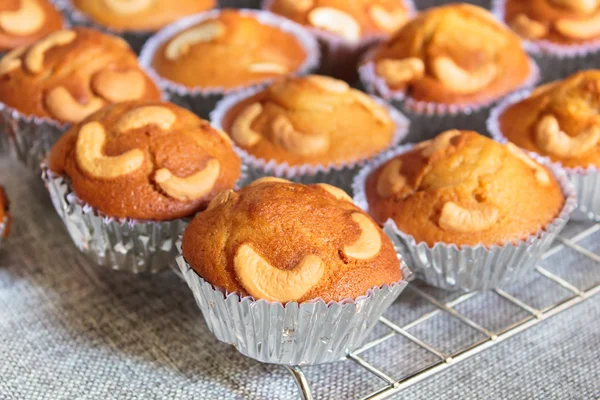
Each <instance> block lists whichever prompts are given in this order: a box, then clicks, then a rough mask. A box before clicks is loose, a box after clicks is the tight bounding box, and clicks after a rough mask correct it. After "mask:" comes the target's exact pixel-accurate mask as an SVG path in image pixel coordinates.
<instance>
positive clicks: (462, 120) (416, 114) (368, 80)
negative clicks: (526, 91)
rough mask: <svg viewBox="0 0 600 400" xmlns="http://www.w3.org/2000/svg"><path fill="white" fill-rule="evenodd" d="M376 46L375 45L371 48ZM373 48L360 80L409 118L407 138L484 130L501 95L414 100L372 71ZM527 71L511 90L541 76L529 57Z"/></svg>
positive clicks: (531, 83)
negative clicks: (471, 100)
mask: <svg viewBox="0 0 600 400" xmlns="http://www.w3.org/2000/svg"><path fill="white" fill-rule="evenodd" d="M374 50H375V49H374ZM371 56H372V52H370V53H367V54H366V56H365V61H366V62H364V63H363V64H362V65H361V66H360V68H359V70H358V73H359V76H360V80H361V83H362V84H363V86H364V87H365V89H366V90H367V92H368V93H372V94H376V95H379V96H381V97H383V98H384V99H385V100H386V101H389V102H390V104H392V105H393V106H394V107H396V108H398V109H399V110H401V111H402V112H403V113H404V114H405V115H406V116H407V117H408V118H409V119H410V121H411V128H412V129H411V130H410V132H409V134H408V136H407V140H408V141H410V142H420V141H423V140H428V139H432V138H433V137H435V136H437V135H438V134H439V133H440V132H443V131H446V130H448V129H464V130H473V131H476V132H479V133H482V134H483V133H485V128H486V120H487V117H488V115H489V111H490V108H491V107H492V106H493V105H494V104H495V103H496V102H497V101H498V100H500V99H501V98H502V97H504V96H501V98H498V99H494V100H490V101H486V102H482V103H473V104H461V105H458V104H442V103H434V102H428V101H420V100H415V99H414V98H412V97H410V96H409V95H407V94H406V93H405V91H403V90H400V91H394V90H392V89H390V87H389V86H388V85H387V84H386V83H385V81H384V80H383V79H382V78H381V77H379V76H378V75H377V74H376V73H375V64H374V63H373V62H372V61H367V60H369V59H370V58H371ZM529 65H530V70H531V72H530V74H529V77H528V78H527V79H526V80H525V82H523V84H522V85H521V86H520V87H519V88H517V89H515V90H514V91H513V92H511V93H514V92H516V91H519V90H522V89H523V88H529V87H533V86H534V85H535V84H536V83H537V81H538V80H539V78H540V70H539V68H538V66H537V64H536V63H535V61H534V60H533V59H530V60H529Z"/></svg>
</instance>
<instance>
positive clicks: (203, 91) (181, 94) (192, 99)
mask: <svg viewBox="0 0 600 400" xmlns="http://www.w3.org/2000/svg"><path fill="white" fill-rule="evenodd" d="M239 12H240V13H241V14H242V15H246V16H251V17H254V18H256V19H257V20H258V21H259V22H260V23H262V24H266V25H271V26H275V27H277V28H279V29H281V30H283V31H284V32H287V33H290V34H292V35H294V36H295V37H296V38H297V39H298V41H299V42H300V44H301V45H302V47H303V48H304V50H305V52H306V60H305V61H304V63H303V64H302V65H301V66H300V67H299V68H298V70H297V71H295V72H293V73H292V74H290V75H306V74H309V73H312V72H313V71H314V70H315V69H316V68H317V66H318V65H319V60H320V53H319V46H318V45H317V42H316V40H315V39H314V38H313V37H312V36H311V35H310V34H309V33H308V32H307V31H306V30H305V29H304V28H303V27H302V26H300V25H298V24H296V23H295V22H292V21H290V20H288V19H285V18H283V17H279V16H277V15H275V14H273V13H270V12H267V11H260V10H247V9H244V10H239ZM220 13H221V10H211V11H207V12H203V13H200V14H196V15H192V16H190V17H186V18H183V19H180V20H178V21H176V22H175V23H173V24H171V25H168V26H166V27H164V28H163V29H161V30H160V31H159V32H158V33H156V34H155V35H154V36H152V37H151V38H150V39H149V40H148V41H147V42H146V44H145V45H144V47H143V48H142V51H141V53H140V58H139V62H140V65H141V66H142V67H143V68H144V69H145V70H146V71H147V72H148V74H149V75H150V77H152V78H153V80H154V81H155V82H158V85H159V87H161V88H162V89H163V90H164V91H165V92H166V94H167V95H168V97H169V100H170V101H171V102H173V103H175V104H178V105H180V106H182V107H184V108H187V109H188V110H191V111H193V112H194V113H196V114H197V115H199V116H201V117H202V118H205V119H208V117H209V114H210V112H211V111H212V110H213V109H214V108H215V106H216V104H217V102H218V101H219V100H221V99H222V98H223V97H224V96H225V95H226V94H228V93H235V92H239V91H240V90H243V89H247V88H253V87H264V86H266V85H268V84H269V83H271V82H273V81H274V80H275V78H271V79H265V80H264V81H262V82H260V83H258V84H254V85H247V86H240V87H235V88H220V87H210V88H201V87H195V88H189V87H187V86H184V85H181V84H178V83H176V82H173V81H171V80H169V79H166V78H163V77H161V76H160V75H159V74H158V73H157V72H156V70H155V69H154V68H153V67H152V60H153V58H154V53H155V52H156V51H158V49H159V48H160V47H161V46H162V45H163V43H165V42H166V41H168V40H170V39H171V38H172V37H173V36H175V35H177V34H178V33H179V32H181V31H184V30H186V29H188V28H189V27H192V26H194V25H197V24H199V23H200V22H202V21H206V20H209V19H213V18H216V17H217V16H218V15H219V14H220Z"/></svg>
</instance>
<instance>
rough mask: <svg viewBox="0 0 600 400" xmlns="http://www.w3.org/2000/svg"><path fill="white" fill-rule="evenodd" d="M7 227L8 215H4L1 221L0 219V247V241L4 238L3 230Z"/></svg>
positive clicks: (0, 245) (0, 244)
mask: <svg viewBox="0 0 600 400" xmlns="http://www.w3.org/2000/svg"><path fill="white" fill-rule="evenodd" d="M7 227H8V217H4V219H3V220H2V221H0V249H1V248H2V241H3V240H4V232H5V231H6V228H7Z"/></svg>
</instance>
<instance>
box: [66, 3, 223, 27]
mask: <svg viewBox="0 0 600 400" xmlns="http://www.w3.org/2000/svg"><path fill="white" fill-rule="evenodd" d="M71 1H72V3H73V6H75V8H77V9H79V10H80V11H81V12H83V13H84V14H86V15H87V16H88V17H89V18H91V19H92V20H93V21H94V22H95V23H97V24H98V25H100V26H104V27H107V28H112V29H117V30H124V31H157V30H159V29H160V28H162V27H163V26H165V25H168V24H170V23H171V22H175V21H176V20H178V19H180V18H183V17H186V16H188V15H192V14H197V13H199V12H202V11H206V10H210V9H211V8H214V7H215V6H216V1H215V0H175V1H173V0H71Z"/></svg>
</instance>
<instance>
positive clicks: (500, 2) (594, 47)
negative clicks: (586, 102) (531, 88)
mask: <svg viewBox="0 0 600 400" xmlns="http://www.w3.org/2000/svg"><path fill="white" fill-rule="evenodd" d="M505 4H506V0H493V1H492V14H494V16H495V17H496V19H498V20H499V21H501V22H502V23H505V21H504V17H505V12H504V10H505ZM523 47H524V48H525V50H526V51H527V52H528V53H529V54H531V55H532V57H533V58H534V59H535V61H536V62H537V63H538V65H539V66H540V69H541V73H542V76H541V83H547V82H551V81H555V80H557V79H562V78H565V77H567V76H569V75H572V74H574V73H576V72H578V71H582V70H586V69H597V68H598V66H599V65H600V39H596V40H593V41H590V42H588V43H583V44H571V45H566V44H558V43H553V42H551V41H548V40H527V39H523Z"/></svg>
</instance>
